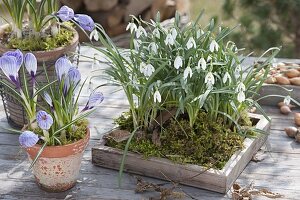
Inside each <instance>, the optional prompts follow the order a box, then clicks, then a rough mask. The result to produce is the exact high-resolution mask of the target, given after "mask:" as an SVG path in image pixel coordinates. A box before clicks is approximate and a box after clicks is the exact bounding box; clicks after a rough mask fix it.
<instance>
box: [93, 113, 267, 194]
mask: <svg viewBox="0 0 300 200" xmlns="http://www.w3.org/2000/svg"><path fill="white" fill-rule="evenodd" d="M250 117H251V118H254V119H256V120H257V121H258V122H257V124H256V128H258V129H261V130H264V131H269V128H270V124H271V123H270V122H269V121H268V120H267V119H265V118H264V117H263V116H262V115H258V114H250ZM267 136H268V135H267V134H265V135H263V134H262V135H259V136H258V137H257V138H255V139H249V138H246V139H245V141H244V149H242V150H240V151H237V152H236V153H235V154H234V155H233V156H232V157H231V158H230V160H229V161H228V162H227V164H226V165H225V167H224V168H223V169H222V170H216V169H206V168H204V167H201V166H198V165H190V164H187V165H181V164H176V163H174V162H172V161H170V160H168V159H164V158H155V157H151V158H149V159H145V158H143V155H140V154H137V153H131V152H128V154H127V157H126V159H125V165H124V171H126V172H129V173H134V174H140V175H144V176H149V177H154V178H159V179H163V180H168V179H169V180H173V181H180V183H181V184H184V185H189V186H194V187H197V188H203V189H207V190H211V191H216V192H219V193H226V192H227V191H228V190H229V189H230V188H231V186H232V184H233V183H234V181H235V180H236V179H237V178H238V176H239V175H240V173H241V172H242V171H243V170H244V168H245V167H246V165H247V164H248V162H249V161H250V160H251V159H252V157H253V155H254V154H255V153H256V152H257V151H258V150H259V149H260V148H261V146H262V145H263V144H264V143H265V141H266V139H267ZM105 142H106V141H105V140H104V139H101V140H100V144H99V145H97V146H95V147H93V148H92V162H93V164H94V165H97V166H101V167H105V168H110V169H116V170H119V168H120V164H121V159H122V156H123V150H120V149H116V148H112V147H108V146H105Z"/></svg>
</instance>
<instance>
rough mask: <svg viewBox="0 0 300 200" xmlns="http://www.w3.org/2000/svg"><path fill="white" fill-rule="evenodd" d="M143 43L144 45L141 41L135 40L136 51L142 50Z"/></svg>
mask: <svg viewBox="0 0 300 200" xmlns="http://www.w3.org/2000/svg"><path fill="white" fill-rule="evenodd" d="M141 43H142V41H141V40H136V39H133V46H134V49H135V50H136V51H138V50H139V49H140V45H141Z"/></svg>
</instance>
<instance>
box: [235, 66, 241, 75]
mask: <svg viewBox="0 0 300 200" xmlns="http://www.w3.org/2000/svg"><path fill="white" fill-rule="evenodd" d="M241 71H242V67H241V65H237V66H236V68H235V73H238V74H239V73H241Z"/></svg>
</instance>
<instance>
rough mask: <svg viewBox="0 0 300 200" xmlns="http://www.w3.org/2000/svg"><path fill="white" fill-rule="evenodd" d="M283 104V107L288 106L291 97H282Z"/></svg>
mask: <svg viewBox="0 0 300 200" xmlns="http://www.w3.org/2000/svg"><path fill="white" fill-rule="evenodd" d="M283 103H284V104H285V105H290V103H291V96H290V95H288V96H286V97H284V99H283Z"/></svg>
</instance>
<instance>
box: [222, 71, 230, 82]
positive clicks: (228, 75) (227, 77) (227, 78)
mask: <svg viewBox="0 0 300 200" xmlns="http://www.w3.org/2000/svg"><path fill="white" fill-rule="evenodd" d="M227 80H228V82H229V84H230V83H231V76H230V74H229V73H228V72H226V73H225V75H224V76H223V83H224V84H225V83H226V82H227Z"/></svg>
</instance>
